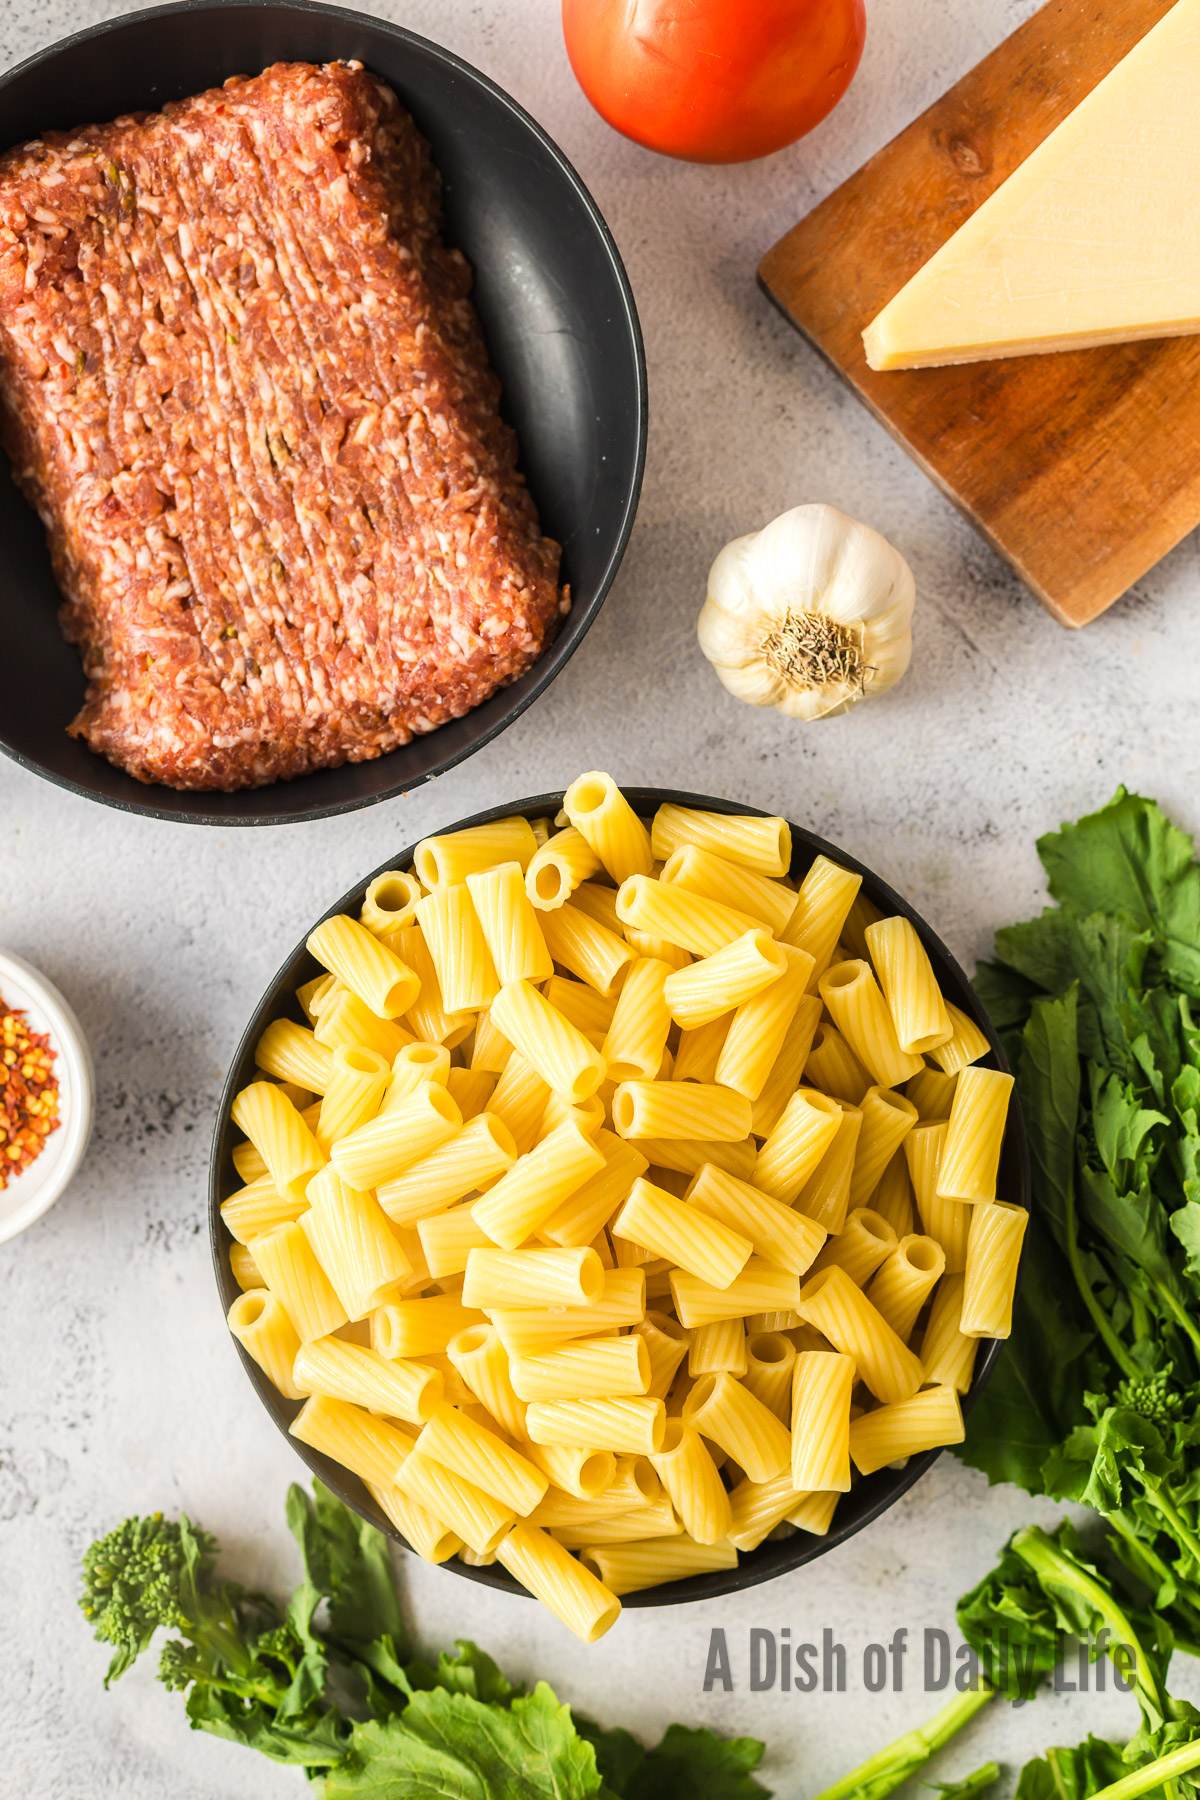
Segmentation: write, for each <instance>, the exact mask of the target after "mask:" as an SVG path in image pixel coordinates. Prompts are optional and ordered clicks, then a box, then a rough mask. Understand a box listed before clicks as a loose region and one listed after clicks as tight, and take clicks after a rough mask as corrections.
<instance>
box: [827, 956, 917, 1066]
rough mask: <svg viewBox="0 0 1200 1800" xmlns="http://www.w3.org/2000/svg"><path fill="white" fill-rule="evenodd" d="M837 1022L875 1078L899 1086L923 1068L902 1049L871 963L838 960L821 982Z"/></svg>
mask: <svg viewBox="0 0 1200 1800" xmlns="http://www.w3.org/2000/svg"><path fill="white" fill-rule="evenodd" d="M817 988H818V991H819V993H820V995H821V998H822V1000H824V1002H825V1005H826V1007H827V1008H828V1010H829V1015H830V1017H831V1018H832V1020H833V1022H834V1024H835V1025H836V1026H837V1028H838V1030H839V1031H840V1032H841V1034H842V1036H843V1037H844V1038H845V1040H846V1042H847V1043H848V1044H849V1046H850V1048H851V1050H853V1052H854V1054H855V1056H856V1057H857V1058H858V1060H859V1062H860V1063H861V1064H862V1065H863V1067H864V1069H866V1070H867V1071H868V1073H869V1074H870V1076H871V1079H872V1080H873V1081H877V1082H878V1083H879V1085H880V1086H881V1087H897V1086H898V1085H899V1084H900V1082H902V1081H907V1080H908V1078H909V1076H910V1075H915V1074H916V1073H917V1071H918V1069H920V1068H922V1067H923V1066H924V1065H923V1062H922V1059H921V1058H920V1057H919V1056H913V1055H911V1054H910V1053H909V1052H908V1051H907V1050H902V1049H901V1048H900V1040H899V1038H898V1037H897V1036H896V1027H895V1025H894V1024H893V1023H892V1015H891V1013H890V1012H889V1011H888V1007H887V1001H886V1000H885V999H884V997H883V991H882V989H881V988H880V986H879V983H878V982H877V981H876V979H875V975H874V972H873V970H872V968H871V965H870V964H869V963H867V962H861V961H851V962H843V963H835V964H834V966H833V967H832V968H830V969H829V970H827V972H826V973H825V974H824V975H822V977H821V979H820V981H819V982H818V983H817Z"/></svg>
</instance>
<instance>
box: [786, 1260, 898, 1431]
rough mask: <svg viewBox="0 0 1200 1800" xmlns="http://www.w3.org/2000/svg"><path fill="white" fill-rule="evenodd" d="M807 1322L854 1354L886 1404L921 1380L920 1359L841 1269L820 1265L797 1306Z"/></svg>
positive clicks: (846, 1352) (861, 1373)
mask: <svg viewBox="0 0 1200 1800" xmlns="http://www.w3.org/2000/svg"><path fill="white" fill-rule="evenodd" d="M796 1310H797V1311H798V1312H799V1314H800V1316H801V1318H802V1319H803V1320H804V1322H805V1324H807V1325H812V1326H815V1328H816V1329H817V1330H818V1331H819V1332H821V1333H822V1335H823V1336H824V1337H826V1338H828V1340H829V1342H830V1343H831V1344H832V1345H833V1347H834V1349H835V1350H840V1351H841V1352H842V1354H843V1355H844V1356H850V1357H853V1359H854V1362H855V1364H856V1365H857V1368H858V1373H859V1376H860V1378H861V1379H862V1380H863V1381H864V1382H865V1383H866V1385H867V1386H868V1387H869V1388H870V1390H871V1392H872V1393H873V1394H874V1396H875V1398H876V1399H877V1400H881V1401H883V1403H884V1404H885V1405H888V1404H890V1403H891V1402H892V1401H894V1400H907V1399H908V1397H909V1395H910V1394H915V1393H916V1391H917V1389H918V1388H919V1387H920V1385H921V1382H922V1381H923V1380H924V1371H923V1370H922V1368H921V1364H920V1362H919V1361H918V1360H917V1358H916V1357H915V1356H914V1355H913V1353H912V1351H911V1350H909V1349H908V1348H907V1347H906V1346H905V1345H904V1344H902V1343H901V1341H900V1339H899V1338H898V1337H897V1336H896V1333H895V1332H894V1331H893V1330H892V1328H891V1326H890V1325H889V1324H888V1323H887V1321H886V1319H884V1318H883V1317H882V1316H881V1315H880V1313H879V1312H878V1311H877V1310H876V1308H875V1307H873V1306H872V1305H871V1302H870V1301H869V1300H868V1299H867V1298H866V1296H865V1295H864V1294H863V1292H862V1290H861V1288H856V1287H855V1285H854V1283H853V1282H852V1281H851V1279H850V1277H849V1276H848V1275H847V1273H846V1271H845V1270H844V1269H837V1268H833V1269H824V1270H822V1272H821V1273H820V1274H819V1275H814V1276H813V1277H812V1279H811V1280H810V1281H809V1282H808V1283H807V1285H806V1286H805V1287H804V1289H803V1290H802V1292H801V1294H800V1301H799V1305H798V1306H797V1309H796Z"/></svg>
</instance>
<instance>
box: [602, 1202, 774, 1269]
mask: <svg viewBox="0 0 1200 1800" xmlns="http://www.w3.org/2000/svg"><path fill="white" fill-rule="evenodd" d="M611 1230H612V1235H613V1236H614V1237H616V1238H625V1239H627V1240H628V1241H629V1242H631V1243H634V1244H641V1245H643V1246H644V1247H645V1248H646V1249H647V1250H651V1251H653V1252H654V1254H655V1256H660V1257H665V1258H666V1260H667V1261H668V1262H671V1263H673V1264H674V1265H675V1267H676V1268H680V1269H686V1270H688V1271H689V1272H690V1273H691V1274H693V1275H696V1276H698V1277H699V1278H700V1280H701V1281H706V1282H708V1283H709V1284H710V1285H711V1286H713V1287H728V1286H729V1283H730V1282H731V1281H732V1280H733V1278H734V1276H735V1275H738V1274H739V1273H740V1272H741V1270H742V1269H743V1268H744V1267H745V1265H746V1263H747V1261H748V1260H749V1257H750V1254H751V1251H752V1250H753V1245H752V1244H751V1242H750V1239H749V1238H748V1237H746V1236H744V1235H743V1234H742V1233H741V1232H739V1231H735V1230H733V1229H732V1228H731V1227H730V1226H728V1225H724V1224H722V1223H721V1221H720V1220H719V1219H714V1218H712V1217H711V1216H710V1215H709V1214H707V1213H705V1212H704V1211H702V1209H701V1208H699V1207H696V1206H692V1205H690V1204H689V1203H688V1202H686V1201H682V1200H677V1199H675V1197H674V1195H673V1194H668V1193H667V1192H666V1191H665V1189H663V1188H660V1187H655V1185H654V1184H653V1182H649V1181H647V1180H645V1178H644V1177H642V1176H639V1177H638V1179H637V1180H636V1181H635V1182H634V1184H633V1187H632V1188H631V1189H630V1193H629V1198H628V1199H627V1200H626V1202H625V1204H624V1206H623V1207H622V1208H621V1211H620V1212H619V1213H618V1215H617V1217H616V1218H615V1219H614V1220H613V1223H612V1226H611Z"/></svg>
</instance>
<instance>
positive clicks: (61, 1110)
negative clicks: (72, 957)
mask: <svg viewBox="0 0 1200 1800" xmlns="http://www.w3.org/2000/svg"><path fill="white" fill-rule="evenodd" d="M0 998H3V1000H4V1002H5V1005H7V1006H11V1007H14V1008H17V1009H19V1010H21V1011H23V1012H24V1013H25V1015H26V1018H27V1021H28V1024H29V1029H30V1030H31V1031H44V1032H48V1033H49V1036H50V1048H51V1049H52V1050H53V1051H54V1052H55V1058H54V1073H55V1076H56V1078H57V1080H58V1116H59V1121H60V1123H59V1127H58V1130H57V1131H52V1132H51V1133H50V1136H49V1137H48V1138H47V1139H46V1141H45V1146H44V1148H43V1149H42V1150H41V1151H40V1153H39V1154H38V1155H37V1156H36V1157H35V1158H34V1160H33V1161H32V1162H31V1163H30V1165H29V1167H28V1168H27V1169H24V1170H22V1172H21V1173H20V1174H19V1175H15V1176H10V1177H9V1182H8V1186H7V1187H6V1188H0V1244H2V1243H4V1242H5V1240H6V1239H7V1238H12V1237H16V1235H17V1233H18V1232H19V1231H24V1230H25V1227H26V1226H27V1225H32V1224H33V1222H34V1220H35V1219H40V1218H41V1216H42V1214H43V1213H44V1212H48V1211H49V1210H50V1208H51V1207H52V1206H53V1205H54V1202H55V1201H56V1200H57V1199H58V1197H59V1195H60V1194H62V1193H64V1192H65V1191H66V1189H67V1187H68V1185H69V1183H70V1181H71V1179H72V1177H73V1176H74V1174H75V1171H76V1169H78V1167H79V1165H80V1163H81V1162H82V1160H83V1153H84V1151H85V1150H86V1148H87V1141H88V1134H89V1133H90V1131H91V1129H92V1105H93V1098H94V1088H95V1082H94V1077H93V1074H92V1058H91V1055H90V1053H89V1051H88V1047H87V1040H86V1039H85V1037H84V1035H83V1032H82V1031H81V1030H80V1027H79V1021H78V1019H77V1018H76V1017H75V1014H74V1013H73V1012H72V1011H71V1009H70V1007H69V1006H68V1005H67V1003H66V1001H65V1000H64V999H63V997H62V995H61V994H60V993H59V991H58V989H57V988H56V987H54V986H53V985H52V984H51V983H50V982H49V981H47V980H46V977H45V976H44V975H39V974H38V972H37V970H36V969H33V968H30V966H29V964H28V963H27V962H25V961H23V960H22V958H21V957H19V956H13V955H11V954H10V953H9V952H8V951H6V950H0Z"/></svg>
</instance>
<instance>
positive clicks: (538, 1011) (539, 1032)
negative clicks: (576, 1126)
mask: <svg viewBox="0 0 1200 1800" xmlns="http://www.w3.org/2000/svg"><path fill="white" fill-rule="evenodd" d="M492 1017H493V1020H494V1021H495V1024H496V1025H497V1027H498V1028H499V1030H500V1031H502V1032H503V1033H504V1036H505V1037H506V1038H507V1039H508V1041H509V1043H510V1044H512V1046H513V1048H514V1049H516V1050H519V1051H520V1053H521V1055H522V1056H523V1057H524V1058H525V1060H526V1062H528V1063H530V1064H531V1065H532V1066H533V1068H535V1069H536V1070H537V1072H538V1074H539V1075H540V1076H541V1077H542V1079H543V1081H545V1082H546V1083H547V1085H548V1086H549V1087H552V1088H553V1089H554V1091H555V1092H556V1093H558V1094H561V1095H562V1096H563V1098H564V1099H565V1100H568V1101H569V1102H570V1103H571V1104H572V1105H574V1104H576V1103H577V1102H579V1101H581V1100H587V1099H590V1098H591V1096H592V1095H593V1094H594V1093H595V1092H596V1089H597V1088H598V1087H599V1086H600V1083H601V1082H602V1081H603V1080H604V1077H605V1073H606V1068H605V1062H604V1058H603V1057H602V1056H601V1055H600V1052H599V1051H598V1050H597V1049H596V1048H595V1046H594V1045H593V1044H590V1043H589V1042H588V1040H587V1038H586V1037H584V1035H583V1033H582V1032H581V1031H580V1030H579V1029H578V1027H577V1026H575V1025H572V1024H571V1022H570V1020H569V1019H565V1018H564V1017H563V1015H562V1014H561V1013H560V1012H558V1011H557V1010H556V1008H554V1007H553V1006H551V1005H550V1002H549V1001H548V1000H547V999H546V998H545V997H544V995H542V994H539V993H538V991H537V989H536V988H535V987H531V986H530V984H529V982H527V981H512V982H509V984H508V985H507V987H502V988H501V989H500V992H499V993H498V994H497V996H496V999H495V1001H494V1002H493V1005H492Z"/></svg>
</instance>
